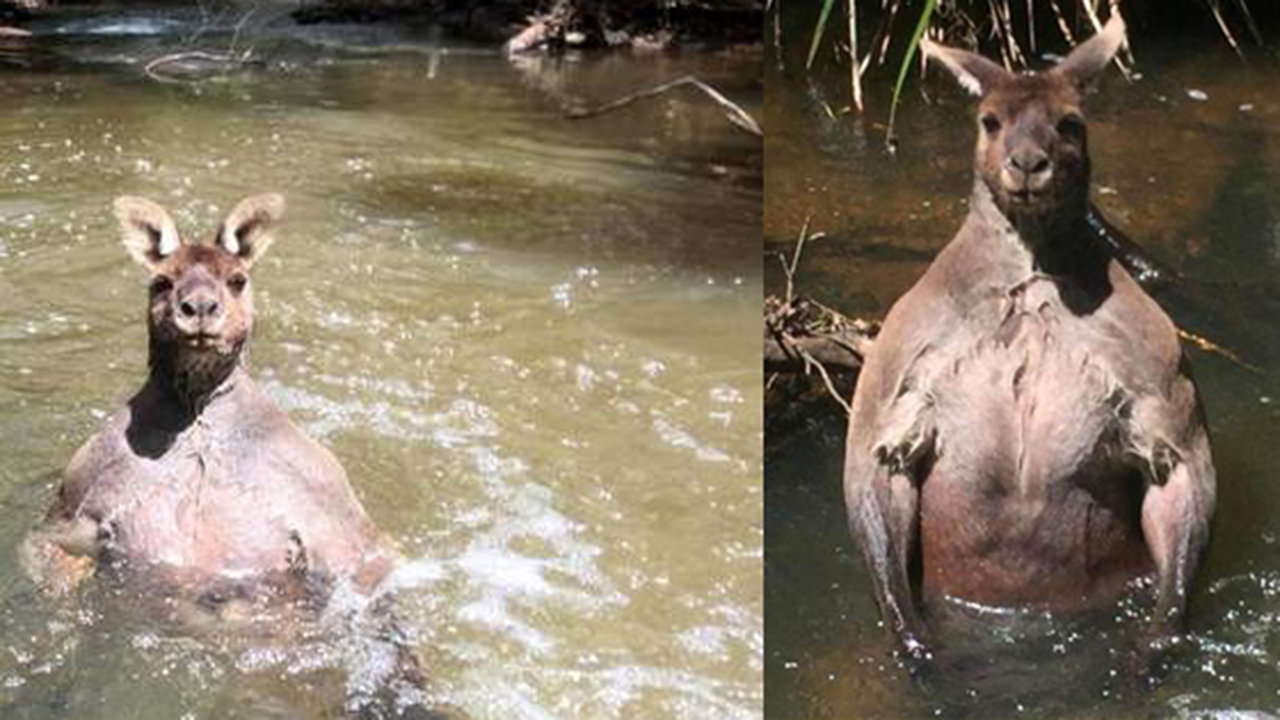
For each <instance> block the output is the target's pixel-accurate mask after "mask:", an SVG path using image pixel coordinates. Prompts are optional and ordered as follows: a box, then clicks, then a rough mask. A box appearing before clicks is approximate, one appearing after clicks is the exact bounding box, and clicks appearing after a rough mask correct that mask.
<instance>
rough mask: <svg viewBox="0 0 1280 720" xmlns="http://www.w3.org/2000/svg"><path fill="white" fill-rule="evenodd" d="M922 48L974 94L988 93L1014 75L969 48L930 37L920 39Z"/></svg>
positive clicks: (925, 54) (928, 56)
mask: <svg viewBox="0 0 1280 720" xmlns="http://www.w3.org/2000/svg"><path fill="white" fill-rule="evenodd" d="M920 49H921V51H922V52H924V56H925V58H927V59H931V60H937V61H938V62H940V63H942V65H943V67H945V68H946V69H948V70H950V71H951V74H952V75H955V76H956V79H957V80H959V81H960V85H961V86H962V87H964V89H965V90H968V91H969V92H971V93H973V94H974V95H978V96H982V95H986V94H987V93H989V92H991V88H993V87H995V86H996V85H998V84H999V83H1001V82H1003V81H1005V80H1007V79H1009V78H1010V77H1012V73H1010V72H1009V71H1008V70H1005V69H1004V68H1002V67H1000V66H999V65H997V64H995V63H993V62H991V61H990V60H988V59H986V58H984V57H982V56H981V55H978V54H977V53H971V52H969V51H968V50H960V49H957V48H949V47H945V46H943V45H939V44H937V43H935V42H933V41H932V40H930V39H928V38H924V39H923V40H921V41H920Z"/></svg>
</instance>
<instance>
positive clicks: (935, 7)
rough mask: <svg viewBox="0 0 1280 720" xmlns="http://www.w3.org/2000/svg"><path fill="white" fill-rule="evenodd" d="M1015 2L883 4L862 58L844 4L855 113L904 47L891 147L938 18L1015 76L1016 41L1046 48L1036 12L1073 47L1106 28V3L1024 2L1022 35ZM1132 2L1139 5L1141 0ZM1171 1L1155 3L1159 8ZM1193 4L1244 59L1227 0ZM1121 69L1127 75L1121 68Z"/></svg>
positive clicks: (808, 65)
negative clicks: (992, 42) (865, 88)
mask: <svg viewBox="0 0 1280 720" xmlns="http://www.w3.org/2000/svg"><path fill="white" fill-rule="evenodd" d="M864 1H865V0H864ZM1015 1H1016V0H916V2H912V0H880V3H879V4H880V5H881V7H880V8H879V11H880V14H881V16H882V17H883V18H884V21H883V22H882V23H881V26H880V29H879V30H878V31H877V33H876V36H875V38H874V39H873V41H872V42H871V43H870V44H868V45H867V48H868V49H867V51H866V53H865V54H860V53H859V51H858V48H859V43H858V39H859V38H858V37H857V34H858V29H857V28H858V23H857V19H858V18H857V16H858V14H859V9H858V0H846V9H845V13H846V15H847V17H848V19H849V23H848V28H849V30H848V37H847V38H845V41H846V43H847V46H846V49H845V50H844V55H845V56H847V57H848V61H849V66H850V79H851V82H850V91H851V94H852V96H853V106H854V108H856V110H857V111H859V112H861V111H862V110H863V103H864V101H863V97H862V95H863V93H862V75H863V74H864V73H865V72H867V71H868V70H869V69H870V68H871V67H872V66H873V65H875V66H879V65H883V64H884V62H885V58H886V56H887V55H888V52H889V49H890V47H891V46H892V45H894V41H895V39H897V40H902V41H905V43H906V46H905V48H904V50H903V53H902V57H901V60H900V61H899V62H898V66H897V78H896V80H895V82H894V85H893V97H892V99H891V100H890V104H889V122H888V129H887V138H888V139H889V140H890V142H892V140H893V127H894V119H895V118H896V116H897V111H898V103H899V101H900V100H901V96H902V88H903V86H904V85H905V84H906V79H907V75H908V74H909V72H908V71H909V70H910V68H911V63H912V61H913V60H914V59H915V57H916V52H917V50H918V49H919V45H920V40H921V39H922V38H923V37H924V36H925V34H926V33H929V32H930V27H931V25H932V24H933V23H934V20H935V18H937V17H938V16H939V15H945V16H946V17H948V18H949V20H950V23H949V25H950V27H951V28H956V27H960V28H968V29H969V30H970V32H969V33H968V34H967V37H963V38H956V37H946V35H947V33H946V31H945V30H944V29H943V28H935V29H934V30H933V34H934V35H936V36H938V37H940V38H941V39H942V41H944V42H948V43H952V44H961V45H965V44H968V45H972V44H973V41H974V39H975V38H976V36H977V35H978V31H979V30H990V31H991V33H992V34H993V35H994V36H995V37H996V39H997V41H998V45H999V49H1000V56H1001V59H1002V60H1003V62H1004V64H1005V66H1006V67H1008V68H1009V69H1011V70H1013V69H1017V67H1019V66H1024V65H1025V64H1026V62H1027V58H1028V56H1029V53H1027V52H1024V50H1023V48H1022V45H1021V43H1020V42H1019V40H1018V36H1019V34H1022V35H1023V36H1024V38H1025V41H1026V42H1027V44H1028V46H1029V47H1030V49H1031V51H1032V52H1034V51H1035V48H1036V46H1037V44H1045V43H1044V42H1043V41H1044V40H1047V38H1037V37H1036V35H1037V29H1036V28H1037V26H1036V23H1035V17H1036V14H1037V12H1039V13H1043V14H1042V15H1041V17H1046V18H1049V17H1051V18H1053V20H1054V23H1053V24H1054V25H1055V26H1056V28H1057V31H1058V32H1059V33H1061V35H1062V37H1063V39H1065V40H1066V41H1067V42H1068V43H1069V44H1075V43H1077V42H1079V41H1081V40H1084V39H1087V38H1088V37H1090V36H1092V35H1093V33H1095V32H1097V31H1098V30H1100V29H1101V28H1102V18H1101V17H1100V16H1099V9H1100V8H1099V6H1100V5H1102V4H1104V2H1103V0H1025V2H1026V7H1025V13H1024V16H1025V17H1026V19H1027V26H1028V27H1027V28H1026V29H1025V32H1022V31H1021V28H1018V29H1015V28H1014V27H1013V19H1012V18H1013V17H1014V15H1013V12H1012V7H1011V3H1013V2H1015ZM1133 1H1134V2H1139V1H1140V0H1133ZM1168 1H1169V0H1153V2H1156V3H1162V2H1168ZM1227 1H1229V2H1230V3H1231V4H1232V5H1233V6H1234V9H1235V11H1234V15H1235V16H1236V17H1237V19H1238V21H1239V22H1241V23H1242V24H1243V25H1244V27H1245V29H1246V30H1247V31H1248V33H1249V35H1251V36H1252V37H1253V39H1254V41H1255V42H1257V43H1258V44H1262V35H1261V33H1260V32H1259V30H1258V25H1257V23H1256V22H1255V20H1254V17H1253V12H1252V11H1251V10H1250V8H1249V4H1248V0H1227ZM838 2H840V0H821V3H822V4H821V6H820V7H819V12H818V19H817V20H816V21H815V23H814V26H813V33H812V35H811V37H810V39H809V51H808V56H807V59H806V61H805V69H806V71H808V70H810V69H812V67H813V64H814V60H815V58H817V56H818V52H819V50H820V48H821V46H822V43H823V40H824V38H825V36H826V31H827V25H828V23H829V21H830V19H831V15H832V11H833V10H834V9H835V7H836V4H837V3H838ZM1194 2H1196V3H1198V5H1199V6H1200V7H1201V9H1202V10H1203V12H1204V13H1205V18H1206V21H1211V22H1213V23H1214V25H1215V26H1216V27H1217V28H1218V31H1219V32H1220V33H1221V34H1222V36H1223V38H1224V39H1225V40H1226V42H1227V43H1228V44H1230V46H1231V47H1232V49H1234V50H1235V51H1236V53H1238V54H1241V55H1243V52H1242V50H1241V48H1240V42H1239V40H1237V37H1236V36H1237V32H1236V31H1234V30H1233V29H1232V24H1231V22H1229V20H1228V18H1227V16H1226V14H1225V13H1224V11H1223V2H1224V0H1194ZM1107 4H1109V5H1110V7H1111V10H1112V11H1115V10H1117V9H1118V10H1120V11H1121V12H1123V11H1124V8H1123V6H1122V4H1121V2H1120V0H1110V1H1109V3H1107ZM780 5H781V3H778V2H774V3H773V9H774V11H775V12H781V9H780ZM1037 5H1039V6H1041V7H1040V9H1039V10H1037V8H1036V6H1037ZM1072 10H1074V11H1075V17H1074V18H1073V19H1069V18H1068V14H1069V13H1070V12H1071V11H1072ZM899 15H902V16H904V17H906V16H908V15H911V16H913V17H914V18H915V22H914V23H913V24H912V25H911V26H910V27H911V34H910V35H905V36H900V35H899V32H900V31H901V32H905V30H900V29H901V28H902V26H901V25H899V24H898V23H897V22H896V19H897V17H898V16H899ZM1072 20H1074V22H1073V21H1072ZM1047 24H1048V23H1046V25H1047ZM873 55H874V56H876V57H877V60H876V62H875V63H873V62H872V56H873ZM1130 60H1132V58H1130ZM1122 69H1124V66H1123V65H1122Z"/></svg>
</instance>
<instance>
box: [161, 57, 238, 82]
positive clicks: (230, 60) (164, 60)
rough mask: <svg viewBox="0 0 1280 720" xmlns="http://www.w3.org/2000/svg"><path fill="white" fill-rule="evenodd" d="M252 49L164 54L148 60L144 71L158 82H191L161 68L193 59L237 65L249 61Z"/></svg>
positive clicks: (215, 63)
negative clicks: (227, 51) (231, 51)
mask: <svg viewBox="0 0 1280 720" xmlns="http://www.w3.org/2000/svg"><path fill="white" fill-rule="evenodd" d="M251 53H252V51H250V50H246V51H244V52H243V53H241V54H240V55H233V54H231V53H211V52H205V51H203V50H189V51H186V52H178V53H171V54H169V55H162V56H161V57H158V58H156V59H154V60H152V61H151V62H148V63H147V64H146V66H145V67H143V71H144V72H146V73H147V77H149V78H151V79H152V80H155V81H157V82H166V83H178V82H189V81H188V80H186V79H183V78H179V77H175V76H173V75H169V74H166V73H163V72H161V70H160V68H162V67H164V66H166V65H171V64H173V63H179V62H190V61H192V60H196V61H200V62H206V63H211V64H214V65H224V66H227V67H236V66H239V65H242V64H244V63H245V62H246V61H248V59H249V56H250V54H251Z"/></svg>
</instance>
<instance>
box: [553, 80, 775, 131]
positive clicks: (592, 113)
mask: <svg viewBox="0 0 1280 720" xmlns="http://www.w3.org/2000/svg"><path fill="white" fill-rule="evenodd" d="M685 85H691V86H693V87H695V88H697V89H698V90H701V91H702V92H703V93H705V94H706V95H707V97H710V98H711V99H712V100H714V101H715V102H716V104H717V105H719V106H720V107H721V108H723V109H724V111H725V119H727V120H728V121H729V122H731V123H733V125H734V126H735V127H738V128H740V129H742V130H744V131H746V132H749V133H751V134H752V135H755V136H756V137H764V130H762V129H761V128H760V124H759V123H757V122H756V120H755V118H753V117H751V115H750V114H749V113H748V112H747V111H746V110H743V109H742V107H741V106H739V105H738V104H737V103H735V102H733V101H732V100H730V99H729V98H727V97H725V96H724V95H722V94H721V93H720V91H718V90H716V89H715V88H713V87H711V86H710V85H708V84H706V83H704V82H702V81H701V80H699V79H698V78H696V77H694V76H693V75H685V76H684V77H682V78H677V79H675V80H671V81H669V82H665V83H662V84H661V85H657V86H654V87H651V88H648V89H647V90H640V91H639V92H634V93H631V94H630V95H626V96H624V97H621V98H619V99H617V100H614V101H613V102H610V103H605V104H604V105H600V106H599V107H595V108H588V109H585V110H584V109H576V110H570V111H569V112H568V113H567V117H568V118H569V119H570V120H582V119H584V118H590V117H596V116H597V115H603V114H605V113H608V112H612V111H614V110H617V109H619V108H623V107H626V106H628V105H630V104H632V103H634V102H636V101H637V100H644V99H646V98H651V97H657V96H658V95H661V94H663V93H665V92H668V91H671V90H675V89H676V88H679V87H683V86H685Z"/></svg>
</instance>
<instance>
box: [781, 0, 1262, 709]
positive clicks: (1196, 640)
mask: <svg viewBox="0 0 1280 720" xmlns="http://www.w3.org/2000/svg"><path fill="white" fill-rule="evenodd" d="M799 20H800V22H797V23H796V24H795V27H794V28H793V32H802V31H803V28H804V27H805V24H804V23H805V22H811V19H810V20H804V19H803V18H800V19H799ZM788 27H790V26H788ZM1142 39H1143V38H1142V36H1141V34H1138V35H1137V36H1136V37H1135V39H1134V43H1135V51H1136V53H1137V55H1138V58H1139V65H1138V70H1139V71H1140V72H1141V73H1142V74H1143V77H1142V78H1141V79H1140V80H1138V81H1136V82H1135V83H1133V84H1126V83H1125V82H1124V80H1123V79H1121V78H1120V77H1119V76H1118V75H1110V76H1108V78H1107V79H1106V81H1105V82H1104V83H1103V87H1102V88H1101V92H1100V93H1099V94H1098V95H1096V96H1093V97H1092V98H1090V100H1089V103H1088V106H1087V108H1086V112H1087V114H1088V115H1089V118H1090V149H1091V154H1092V157H1093V168H1094V192H1093V196H1094V199H1095V201H1096V202H1097V204H1098V205H1099V206H1100V207H1101V208H1102V209H1103V211H1104V212H1105V213H1106V214H1107V215H1108V216H1109V217H1110V218H1111V219H1112V221H1113V222H1115V223H1116V224H1117V225H1119V226H1120V227H1121V228H1122V229H1124V230H1125V231H1127V232H1128V234H1129V235H1131V236H1132V237H1133V239H1134V240H1136V241H1137V242H1139V243H1140V244H1142V245H1144V246H1145V247H1147V248H1148V249H1149V250H1150V251H1151V252H1152V254H1154V255H1155V256H1156V257H1157V258H1159V259H1160V260H1162V261H1164V262H1165V263H1167V264H1169V265H1171V266H1173V267H1174V268H1175V269H1176V270H1177V271H1179V272H1181V273H1182V274H1184V275H1185V276H1186V279H1185V280H1184V281H1182V282H1180V283H1179V284H1178V285H1177V286H1176V287H1175V288H1173V289H1171V290H1169V291H1166V292H1164V293H1161V294H1160V295H1158V298H1159V299H1160V300H1161V302H1162V303H1163V304H1164V305H1165V307H1166V308H1168V309H1169V310H1170V311H1171V313H1172V314H1173V316H1174V318H1175V320H1177V321H1178V322H1179V324H1181V325H1183V326H1184V327H1186V328H1189V329H1191V330H1193V331H1195V332H1197V333H1199V334H1202V335H1204V336H1206V337H1208V338H1210V339H1211V340H1213V341H1214V342H1216V343H1218V344H1220V345H1223V346H1226V347H1227V348H1229V349H1231V350H1234V351H1237V352H1238V353H1240V355H1241V357H1242V360H1243V361H1244V362H1246V363H1249V364H1251V365H1253V366H1256V370H1249V369H1245V368H1243V367H1242V366H1241V365H1239V364H1237V363H1235V362H1233V361H1231V360H1228V359H1226V358H1224V357H1223V356H1221V355H1219V354H1211V353H1206V352H1203V351H1200V350H1198V349H1192V350H1190V353H1191V363H1192V365H1193V368H1194V372H1195V374H1196V377H1197V380H1198V381H1199V384H1200V388H1201V391H1202V394H1203V396H1204V399H1205V402H1206V405H1207V410H1208V414H1209V421H1210V427H1211V431H1212V436H1213V446H1214V454H1215V459H1216V464H1217V470H1218V484H1219V485H1218V486H1219V496H1218V497H1219V499H1218V510H1217V523H1216V527H1215V536H1214V540H1213V545H1212V549H1211V553H1210V557H1209V560H1208V564H1207V567H1206V568H1205V569H1204V571H1203V572H1202V574H1201V575H1200V577H1199V580H1198V582H1197V585H1196V590H1195V593H1194V596H1193V598H1192V601H1191V616H1190V627H1191V632H1190V634H1189V635H1188V637H1187V642H1186V643H1185V644H1184V646H1183V647H1182V648H1181V649H1179V650H1178V651H1177V652H1176V653H1174V654H1173V656H1172V658H1171V662H1170V663H1169V665H1168V667H1166V668H1164V669H1163V670H1162V672H1161V673H1160V675H1161V677H1162V682H1161V683H1160V684H1159V686H1158V687H1157V688H1156V689H1155V690H1153V691H1147V690H1142V689H1141V688H1140V687H1135V684H1134V683H1133V682H1132V681H1131V680H1129V679H1128V678H1130V677H1132V675H1131V674H1130V673H1128V672H1127V670H1126V667H1127V663H1129V662H1130V660H1129V655H1128V653H1129V649H1130V648H1131V647H1132V641H1133V638H1132V633H1133V631H1134V630H1135V629H1137V628H1139V627H1140V626H1141V625H1142V623H1143V622H1144V620H1145V617H1146V613H1147V611H1148V610H1147V608H1146V607H1145V606H1144V605H1143V604H1142V603H1141V602H1139V601H1137V600H1136V599H1129V600H1126V601H1125V602H1124V603H1121V604H1120V605H1117V606H1116V607H1115V608H1111V609H1109V610H1108V611H1106V612H1104V613H1102V614H1101V615H1100V616H1097V617H1091V618H1067V617H1043V616H1039V615H1037V614H1035V613H1014V614H1009V613H991V612H978V611H975V610H974V609H969V610H963V609H957V614H959V615H961V616H964V617H962V618H961V620H960V621H959V622H956V623H953V627H950V628H947V629H944V630H942V631H941V632H940V635H942V636H944V637H946V638H947V645H948V647H947V650H946V652H945V653H944V654H943V656H942V657H941V658H940V659H939V662H938V663H937V666H936V670H937V672H936V673H935V674H934V675H933V676H932V677H929V678H928V679H926V681H925V683H924V684H925V686H926V687H924V688H921V687H918V686H916V685H914V684H913V683H912V682H911V681H909V680H908V679H907V677H906V674H905V672H904V671H903V670H902V669H900V668H899V667H897V666H896V664H895V663H894V661H893V659H892V657H891V654H890V653H891V645H890V643H889V637H888V633H887V631H886V630H884V629H883V628H882V627H880V626H879V624H878V613H877V612H876V608H875V604H874V602H873V601H872V597H871V592H870V587H869V579H868V576H867V575H866V573H865V571H864V569H863V563H862V559H861V556H860V554H859V553H858V551H857V550H856V548H855V547H854V545H853V542H852V540H851V539H850V538H849V535H848V529H847V525H846V522H845V516H844V505H843V498H842V491H841V473H842V459H843V452H844V432H845V421H844V419H843V418H842V417H841V416H840V412H839V409H838V408H837V407H836V406H835V404H834V403H832V402H830V401H828V400H825V399H822V398H820V397H819V398H818V399H817V400H810V401H807V402H805V403H804V404H802V405H797V403H796V401H794V400H784V401H781V402H782V404H781V406H775V405H774V404H772V402H771V403H770V404H769V405H768V406H767V412H768V413H769V416H770V420H769V422H768V424H767V434H768V438H767V443H766V474H765V477H766V481H765V482H766V534H767V549H766V566H765V567H766V569H765V576H766V601H765V605H766V614H767V631H766V638H767V652H766V660H765V676H766V688H767V693H766V698H767V703H766V716H767V717H769V718H777V719H779V720H781V719H784V718H815V717H817V718H853V717H857V718H924V717H935V716H939V715H941V716H944V717H973V718H988V717H1038V718H1047V717H1063V716H1067V717H1087V718H1112V717H1188V718H1190V717H1195V718H1201V717H1218V718H1226V717H1250V718H1252V717H1264V716H1266V715H1264V714H1265V713H1275V712H1277V710H1278V709H1280V552H1278V551H1277V545H1276V543H1277V537H1280V521H1277V520H1276V519H1275V518H1277V517H1280V493H1277V492H1276V481H1277V478H1280V454H1277V451H1276V447H1277V444H1276V439H1277V438H1280V412H1277V409H1276V406H1277V403H1278V402H1280V344H1278V343H1277V340H1278V339H1280V333H1277V331H1276V328H1277V327H1280V306H1277V305H1276V304H1275V301H1274V298H1275V297H1276V289H1277V280H1276V279H1277V277H1278V273H1280V252H1278V250H1277V249H1278V248H1280V200H1277V194H1276V193H1275V191H1274V190H1275V188H1276V187H1280V102H1277V100H1276V95H1275V92H1274V89H1275V88H1276V87H1277V82H1280V68H1277V65H1276V63H1275V61H1274V60H1273V59H1268V58H1267V57H1264V56H1262V55H1257V56H1255V57H1253V58H1252V63H1251V64H1250V65H1249V66H1247V67H1246V66H1243V65H1241V63H1240V62H1239V61H1238V60H1237V59H1235V58H1234V56H1232V55H1231V54H1230V52H1229V51H1228V50H1227V49H1226V48H1225V47H1222V46H1215V45H1214V42H1215V41H1214V39H1213V38H1212V36H1210V37H1208V38H1207V39H1206V38H1197V39H1195V40H1193V41H1189V42H1183V43H1178V42H1171V43H1170V44H1169V45H1167V46H1164V47H1152V46H1149V45H1145V44H1144V43H1143V42H1142ZM793 44H794V45H799V46H805V45H806V43H805V42H796V43H793ZM793 49H794V48H793ZM804 49H805V47H799V49H798V50H797V51H796V52H794V53H789V54H788V57H787V60H788V62H789V67H790V68H791V69H792V74H791V75H788V76H785V77H784V76H783V75H781V74H779V73H778V72H777V71H776V67H774V66H773V55H772V51H770V52H769V53H767V65H768V66H769V67H768V68H767V70H766V88H767V94H766V96H767V107H766V120H767V123H768V126H769V127H770V128H771V131H772V132H771V133H770V135H769V138H768V141H767V143H766V163H767V167H768V172H767V174H766V208H765V221H764V222H765V243H766V250H767V251H770V252H775V253H776V252H790V251H791V250H792V248H793V246H794V244H795V238H796V236H797V235H798V234H799V232H800V229H801V227H802V226H803V225H804V223H805V221H806V218H811V221H810V222H811V226H810V230H811V231H817V232H824V233H826V235H827V236H826V238H825V239H822V240H819V241H817V242H814V243H811V244H810V245H809V246H808V247H807V248H806V250H805V255H804V259H803V260H802V262H801V266H800V267H801V270H800V273H799V275H798V277H797V280H796V283H797V286H798V288H799V290H800V291H801V292H802V293H804V294H806V295H809V296H811V297H814V298H817V299H819V300H821V301H822V302H825V303H827V304H830V305H834V306H835V307H838V308H841V309H842V310H844V311H846V312H847V313H849V314H851V315H863V316H867V317H881V316H883V314H884V313H885V312H886V311H887V309H888V307H889V306H890V304H891V303H892V302H893V301H894V300H895V299H896V298H897V297H899V296H900V295H901V294H902V293H903V292H905V291H906V289H907V288H908V287H910V285H911V284H912V283H914V282H915V280H916V279H917V278H918V277H919V276H920V274H921V273H922V272H923V271H924V268H925V267H926V266H927V264H928V263H929V261H930V260H931V259H932V258H933V256H934V255H935V254H936V252H937V251H938V249H939V248H941V247H942V245H943V244H945V243H946V242H947V241H948V240H949V239H950V238H951V237H952V235H953V234H954V233H955V231H956V230H957V229H958V227H959V225H960V222H961V221H962V219H963V217H964V213H965V212H966V204H965V201H966V199H967V195H968V192H969V183H970V179H969V178H970V163H971V158H972V142H973V139H974V130H973V127H974V121H973V119H972V110H973V108H972V102H971V101H970V100H968V99H967V98H966V97H964V96H963V95H962V94H961V93H960V92H959V91H958V90H957V89H956V88H955V87H954V83H953V82H952V81H951V80H950V79H949V78H947V77H942V76H941V75H942V73H941V72H938V71H931V72H930V76H931V81H930V82H929V83H928V85H927V89H928V95H929V101H926V100H925V99H924V98H922V97H921V95H920V94H919V92H918V90H915V89H912V88H917V87H919V86H918V85H917V84H916V83H917V82H918V80H916V79H915V78H913V80H912V81H911V84H909V85H908V90H907V91H906V92H905V93H904V103H903V106H902V108H901V111H900V114H899V132H900V138H901V145H900V148H899V151H898V153H897V156H896V157H890V156H889V155H888V154H887V153H886V152H885V150H884V146H883V137H884V135H883V133H884V128H883V122H884V120H885V118H886V116H887V107H888V103H889V88H888V87H887V86H886V85H885V83H886V82H888V80H887V77H888V76H891V75H892V72H891V71H889V70H888V69H877V70H875V73H874V74H873V75H870V76H869V77H871V78H873V81H872V83H871V86H870V103H871V111H870V112H869V114H868V115H867V116H866V117H865V118H864V119H861V120H857V119H854V118H853V117H851V116H849V115H847V114H841V110H842V108H844V107H845V106H847V105H848V104H849V101H848V77H847V74H846V73H845V72H843V71H842V72H834V71H826V70H823V69H822V67H823V63H822V62H821V61H820V62H819V64H818V67H819V70H818V71H816V72H815V73H814V74H813V75H812V76H811V77H812V78H813V82H809V80H808V79H807V78H806V76H805V75H804V74H803V73H802V72H801V71H799V68H800V67H801V63H802V62H803V57H802V55H801V54H800V53H802V52H803V50H804ZM1055 49H1057V48H1055ZM875 78H878V79H879V80H878V81H876V80H875ZM824 104H826V105H827V106H828V107H829V108H830V111H831V112H830V113H829V112H828V110H827V109H826V108H824ZM833 115H834V116H835V117H833ZM782 286H783V278H782V274H781V272H780V271H779V270H778V265H777V263H776V261H775V262H772V263H770V264H767V265H766V290H767V291H770V292H779V291H781V289H782ZM1141 596H1142V593H1141V592H1137V593H1135V594H1134V597H1135V598H1137V597H1141ZM966 615H967V616H966Z"/></svg>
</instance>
